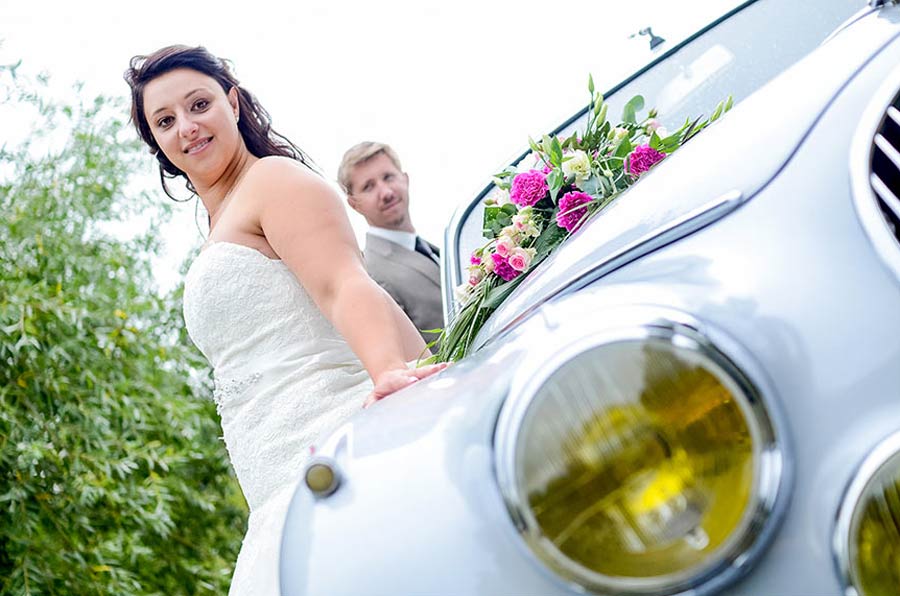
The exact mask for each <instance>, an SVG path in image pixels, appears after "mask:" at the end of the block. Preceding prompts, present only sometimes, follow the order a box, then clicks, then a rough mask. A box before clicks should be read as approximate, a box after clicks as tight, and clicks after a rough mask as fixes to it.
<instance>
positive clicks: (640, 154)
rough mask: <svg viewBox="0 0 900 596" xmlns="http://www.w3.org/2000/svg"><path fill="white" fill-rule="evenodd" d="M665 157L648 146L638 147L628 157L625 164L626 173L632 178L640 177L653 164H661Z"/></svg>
mask: <svg viewBox="0 0 900 596" xmlns="http://www.w3.org/2000/svg"><path fill="white" fill-rule="evenodd" d="M665 157H666V154H665V153H663V152H662V151H657V150H656V149H653V148H652V147H650V145H646V144H645V145H638V146H637V147H635V148H634V151H632V152H631V154H630V155H629V156H628V161H627V162H626V163H627V167H628V172H629V173H630V174H631V175H632V176H640V175H641V174H643V173H644V172H646V171H647V170H649V169H650V168H651V167H652V166H653V165H654V164H656V163H659V162H661V161H662V160H663V158H665Z"/></svg>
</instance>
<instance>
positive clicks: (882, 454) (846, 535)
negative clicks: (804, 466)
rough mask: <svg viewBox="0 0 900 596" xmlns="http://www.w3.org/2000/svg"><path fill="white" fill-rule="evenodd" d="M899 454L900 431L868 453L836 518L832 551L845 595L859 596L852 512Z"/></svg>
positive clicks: (848, 488) (845, 493) (856, 472)
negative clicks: (852, 545)
mask: <svg viewBox="0 0 900 596" xmlns="http://www.w3.org/2000/svg"><path fill="white" fill-rule="evenodd" d="M898 452H900V431H897V432H895V433H893V434H891V435H889V436H887V437H886V438H884V439H882V440H881V441H880V442H879V443H877V444H876V445H875V447H874V448H873V449H872V450H871V451H869V453H868V454H867V455H866V456H865V457H864V458H863V460H862V462H861V463H860V464H859V466H858V467H857V468H856V470H855V471H854V472H853V475H852V476H851V480H850V481H849V482H848V483H847V487H846V488H845V489H844V494H843V496H842V497H841V503H840V506H839V507H838V510H837V514H836V516H835V519H834V529H833V533H832V541H831V549H832V556H833V559H834V565H835V567H836V568H837V574H838V579H839V580H840V582H841V587H842V588H843V589H844V594H845V595H846V596H859V591H858V590H857V588H856V586H854V585H853V580H852V578H851V577H850V540H851V539H852V537H851V536H850V524H851V522H852V521H853V513H854V512H855V511H856V507H857V505H859V501H860V499H861V498H862V496H863V491H865V488H866V485H867V484H868V483H869V481H870V480H871V479H872V478H873V477H874V476H875V474H876V473H877V472H878V470H879V469H880V468H881V466H883V465H884V464H885V463H886V462H887V461H888V460H889V459H890V458H891V457H893V456H894V455H895V454H896V453H898Z"/></svg>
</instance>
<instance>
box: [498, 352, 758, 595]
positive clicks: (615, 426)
mask: <svg viewBox="0 0 900 596" xmlns="http://www.w3.org/2000/svg"><path fill="white" fill-rule="evenodd" d="M768 424H769V423H768V420H767V419H763V420H760V419H759V416H758V415H756V414H755V413H753V412H751V411H750V407H749V406H748V398H747V396H746V395H745V394H744V392H743V390H742V388H741V385H740V384H739V383H737V382H735V380H734V379H733V378H731V377H730V376H729V375H728V374H725V373H724V372H723V370H722V369H721V368H720V367H718V366H717V365H716V364H715V363H714V362H713V361H712V360H711V359H710V358H708V357H706V356H705V355H703V354H702V353H701V352H700V351H698V350H695V349H692V348H691V347H681V346H678V345H676V344H675V343H673V342H671V341H669V340H657V339H640V340H624V341H615V342H611V343H606V344H603V345H599V346H596V347H593V348H590V349H587V350H585V351H582V352H580V353H578V354H577V355H576V356H574V357H572V358H571V359H569V360H568V361H566V362H565V363H563V364H561V365H560V366H559V367H558V368H556V369H555V370H554V371H553V372H552V374H550V375H549V376H548V377H547V378H546V379H544V380H543V381H541V383H540V385H539V387H538V388H537V389H536V391H535V394H534V397H533V398H532V399H531V400H530V401H529V402H528V406H527V408H525V409H523V410H521V412H520V416H519V418H518V420H517V422H516V425H517V439H516V446H515V449H514V451H513V460H514V464H513V468H514V470H515V472H514V475H515V485H516V488H515V492H516V493H517V494H518V495H519V497H520V499H521V501H522V504H523V506H522V508H523V509H524V511H523V512H520V513H521V515H523V517H524V518H525V519H524V520H523V521H522V524H523V525H524V526H525V527H526V528H527V531H526V539H527V540H528V541H529V545H530V546H531V548H532V550H534V551H535V553H536V554H537V555H538V556H539V557H540V558H541V559H543V560H544V561H545V562H546V563H547V564H548V565H549V566H550V567H551V568H553V569H555V570H557V571H558V572H560V573H561V575H563V576H564V577H567V578H569V579H574V580H575V581H577V582H578V583H581V584H582V585H585V586H587V587H591V588H595V589H607V590H610V591H615V592H617V593H627V594H656V593H665V592H667V591H669V590H672V589H675V588H679V587H684V586H685V585H686V583H689V581H690V579H691V578H694V577H696V576H697V575H698V574H701V573H703V572H704V570H708V569H709V568H710V567H711V566H713V565H715V564H716V563H717V562H721V561H722V559H723V557H724V556H725V555H726V554H727V553H728V551H729V548H730V547H733V546H734V544H735V543H736V542H737V541H739V540H741V538H742V536H746V534H747V528H748V527H749V526H750V525H751V523H752V521H753V516H754V507H752V506H751V505H752V504H753V502H754V501H755V500H756V497H755V496H754V495H755V494H756V492H755V490H754V489H755V486H756V484H757V482H758V478H757V466H756V463H757V460H758V457H757V455H758V448H757V444H758V443H759V442H760V441H759V438H760V437H761V433H762V434H763V435H765V436H766V437H771V436H772V433H773V431H772V429H771V427H770V426H768ZM732 550H733V549H732ZM731 554H732V555H733V554H734V553H733V552H732V553H731Z"/></svg>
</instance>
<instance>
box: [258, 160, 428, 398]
mask: <svg viewBox="0 0 900 596" xmlns="http://www.w3.org/2000/svg"><path fill="white" fill-rule="evenodd" d="M244 186H245V189H246V191H247V192H246V193H245V195H246V196H248V197H253V199H251V200H253V201H254V202H258V204H257V205H256V211H257V213H258V214H259V225H260V228H261V231H262V233H263V234H264V235H265V237H266V240H267V241H268V242H269V245H270V246H271V247H272V248H273V249H274V250H275V252H276V253H277V254H278V255H279V256H280V257H281V258H282V260H283V261H284V262H285V264H286V265H287V266H288V267H289V268H290V269H291V271H292V272H293V273H294V275H296V276H297V278H298V279H299V280H300V283H301V284H303V287H304V288H305V289H306V291H307V292H308V293H309V295H310V297H311V298H312V299H313V301H315V303H316V305H317V306H318V307H319V309H320V310H321V311H322V312H323V313H324V314H325V316H326V317H327V318H328V319H329V320H330V321H331V323H332V324H333V325H334V326H335V328H336V329H337V331H338V332H339V333H340V334H341V335H342V336H343V337H344V339H346V340H347V343H348V344H349V345H350V348H351V349H352V350H353V351H354V353H356V355H357V357H358V358H359V359H360V361H361V362H362V364H363V366H364V367H365V368H366V370H367V371H368V372H369V375H370V376H371V377H372V379H373V381H374V382H375V384H376V392H375V393H376V395H375V399H377V398H380V397H383V396H384V395H387V394H388V393H391V392H392V391H394V390H396V389H399V388H401V387H402V386H404V385H406V384H408V383H411V382H412V381H414V380H416V379H417V378H422V377H423V376H427V375H428V374H431V373H433V372H436V371H437V370H440V368H441V367H432V368H428V367H425V368H424V369H419V370H418V371H416V370H409V371H407V367H406V362H407V361H410V360H414V359H416V358H417V357H419V356H420V355H422V354H423V353H426V354H427V351H426V348H425V343H424V341H423V339H422V337H421V336H420V335H419V333H418V331H416V328H415V326H413V324H412V322H411V321H410V320H409V318H408V317H407V316H406V315H405V314H404V313H403V311H402V310H401V309H400V307H399V306H397V303H396V302H394V300H393V299H392V298H391V297H390V296H389V295H388V294H387V292H385V291H384V290H383V289H382V288H381V287H380V286H379V285H378V284H376V283H375V282H374V281H373V280H372V278H371V277H369V275H368V274H367V273H366V270H365V268H364V266H363V262H362V256H361V254H360V252H359V248H358V246H357V243H356V238H355V236H354V235H353V230H352V229H351V227H350V221H349V219H348V218H347V215H346V212H345V211H344V207H343V204H342V202H341V200H340V197H339V196H338V195H337V193H336V192H335V191H334V190H333V189H332V188H331V187H330V186H329V185H328V184H327V183H326V182H325V181H324V180H322V179H321V178H319V177H318V176H316V175H315V174H313V173H311V172H309V171H308V170H306V169H305V168H303V167H302V166H299V165H298V164H296V163H295V162H291V161H289V160H287V159H284V158H266V159H263V160H261V161H260V162H259V163H257V164H256V165H255V166H254V167H253V168H252V169H251V170H250V172H249V173H248V177H247V180H246V181H245V185H244ZM379 391H380V392H381V393H382V394H381V395H379Z"/></svg>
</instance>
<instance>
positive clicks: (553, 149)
mask: <svg viewBox="0 0 900 596" xmlns="http://www.w3.org/2000/svg"><path fill="white" fill-rule="evenodd" d="M562 158H563V151H562V147H561V146H560V144H559V139H557V138H556V137H553V139H552V140H551V141H550V163H551V164H552V165H553V166H554V167H557V168H558V167H560V166H561V165H562Z"/></svg>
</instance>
